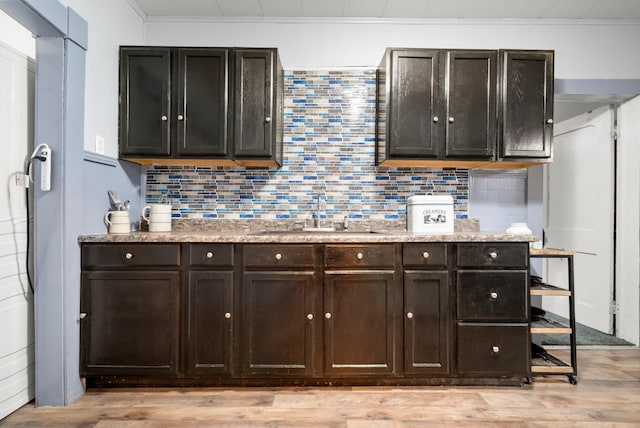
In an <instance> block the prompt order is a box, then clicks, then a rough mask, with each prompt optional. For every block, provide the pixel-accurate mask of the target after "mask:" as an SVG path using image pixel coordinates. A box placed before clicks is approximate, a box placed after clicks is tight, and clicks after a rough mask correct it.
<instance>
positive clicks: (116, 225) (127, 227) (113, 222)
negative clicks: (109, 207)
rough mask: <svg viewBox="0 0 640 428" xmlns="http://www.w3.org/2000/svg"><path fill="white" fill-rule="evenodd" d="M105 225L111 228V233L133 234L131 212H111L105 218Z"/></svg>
mask: <svg viewBox="0 0 640 428" xmlns="http://www.w3.org/2000/svg"><path fill="white" fill-rule="evenodd" d="M104 223H105V224H106V225H107V227H108V228H109V233H129V232H131V222H130V221H129V211H109V212H108V213H106V214H105V216H104Z"/></svg>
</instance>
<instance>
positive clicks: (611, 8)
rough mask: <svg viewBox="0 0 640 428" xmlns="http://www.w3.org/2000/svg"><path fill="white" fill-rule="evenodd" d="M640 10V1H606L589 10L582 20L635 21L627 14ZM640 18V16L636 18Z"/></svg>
mask: <svg viewBox="0 0 640 428" xmlns="http://www.w3.org/2000/svg"><path fill="white" fill-rule="evenodd" d="M634 9H637V10H640V0H604V1H601V2H600V3H598V4H597V5H595V6H594V7H593V8H592V9H591V10H588V11H587V12H586V13H585V14H584V15H582V18H587V19H633V18H629V17H628V16H627V14H628V13H629V12H631V11H633V10H634ZM635 18H636V19H637V18H640V16H636V17H635Z"/></svg>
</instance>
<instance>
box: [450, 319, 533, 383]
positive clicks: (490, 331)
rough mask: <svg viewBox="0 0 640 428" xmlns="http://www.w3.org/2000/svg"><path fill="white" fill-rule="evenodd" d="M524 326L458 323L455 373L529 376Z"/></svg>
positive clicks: (525, 327)
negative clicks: (456, 370)
mask: <svg viewBox="0 0 640 428" xmlns="http://www.w3.org/2000/svg"><path fill="white" fill-rule="evenodd" d="M529 346H530V340H529V328H528V325H527V324H480V323H473V324H466V323H463V324H458V372H459V373H460V374H470V375H476V376H496V375H498V376H507V377H510V376H528V375H529V374H530V368H529V367H530V363H529V361H530V350H529Z"/></svg>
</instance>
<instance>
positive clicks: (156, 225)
mask: <svg viewBox="0 0 640 428" xmlns="http://www.w3.org/2000/svg"><path fill="white" fill-rule="evenodd" d="M147 212H148V214H147ZM142 218H143V219H144V221H146V222H147V224H148V225H149V232H171V205H170V204H150V205H147V206H146V207H144V208H143V209H142Z"/></svg>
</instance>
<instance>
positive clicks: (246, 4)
mask: <svg viewBox="0 0 640 428" xmlns="http://www.w3.org/2000/svg"><path fill="white" fill-rule="evenodd" d="M178 2H179V3H183V2H184V0H179V1H178ZM217 2H218V6H219V7H220V10H222V14H223V15H224V16H262V9H261V8H260V1H259V0H242V1H239V0H217ZM184 3H186V2H184Z"/></svg>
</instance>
